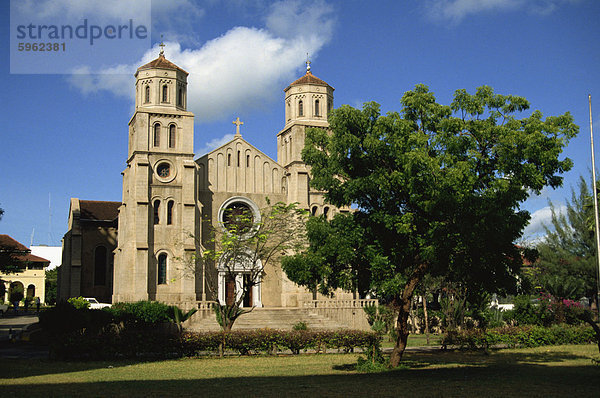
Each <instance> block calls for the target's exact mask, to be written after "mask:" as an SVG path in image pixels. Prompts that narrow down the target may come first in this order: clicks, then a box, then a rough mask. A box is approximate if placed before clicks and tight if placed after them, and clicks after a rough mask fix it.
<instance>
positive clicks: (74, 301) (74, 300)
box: [67, 296, 90, 310]
mask: <svg viewBox="0 0 600 398" xmlns="http://www.w3.org/2000/svg"><path fill="white" fill-rule="evenodd" d="M67 302H68V303H69V304H71V305H72V306H73V307H75V308H77V309H78V310H86V309H88V308H90V302H89V301H87V300H86V299H84V298H83V297H81V296H79V297H71V298H70V299H68V300H67Z"/></svg>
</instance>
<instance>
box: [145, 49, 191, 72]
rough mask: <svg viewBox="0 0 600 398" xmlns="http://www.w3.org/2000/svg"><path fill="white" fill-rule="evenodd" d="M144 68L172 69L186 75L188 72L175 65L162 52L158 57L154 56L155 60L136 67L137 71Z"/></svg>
mask: <svg viewBox="0 0 600 398" xmlns="http://www.w3.org/2000/svg"><path fill="white" fill-rule="evenodd" d="M144 69H172V70H178V71H180V72H183V73H185V74H186V75H188V74H189V73H187V72H186V71H184V70H183V69H181V68H180V67H179V66H177V65H175V64H174V63H173V62H171V61H169V60H168V59H166V58H165V56H164V55H163V54H161V55H159V56H158V58H156V59H155V60H153V61H150V62H148V63H147V64H146V65H142V66H140V67H139V68H137V70H138V71H140V70H144Z"/></svg>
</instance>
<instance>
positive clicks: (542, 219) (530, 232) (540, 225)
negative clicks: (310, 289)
mask: <svg viewBox="0 0 600 398" xmlns="http://www.w3.org/2000/svg"><path fill="white" fill-rule="evenodd" d="M554 211H555V212H556V213H557V214H561V213H563V214H564V213H565V212H566V211H567V206H565V205H555V206H554ZM551 220H552V207H551V206H546V207H543V208H541V209H539V210H537V211H535V212H534V213H533V214H532V215H531V220H530V221H529V225H527V227H525V230H524V231H523V236H524V237H525V239H527V240H532V239H536V238H539V237H541V236H542V235H544V234H545V232H546V231H545V229H544V226H547V227H549V226H551Z"/></svg>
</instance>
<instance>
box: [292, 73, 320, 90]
mask: <svg viewBox="0 0 600 398" xmlns="http://www.w3.org/2000/svg"><path fill="white" fill-rule="evenodd" d="M301 84H316V85H319V86H328V87H331V86H330V85H329V84H327V82H325V81H323V80H321V79H319V78H318V77H316V76H315V75H313V74H312V73H311V72H310V71H307V72H306V74H305V75H304V76H302V77H301V78H300V79H297V80H296V81H294V82H293V83H291V84H290V85H289V86H288V88H286V89H285V90H286V91H287V89H289V88H290V87H292V86H299V85H301Z"/></svg>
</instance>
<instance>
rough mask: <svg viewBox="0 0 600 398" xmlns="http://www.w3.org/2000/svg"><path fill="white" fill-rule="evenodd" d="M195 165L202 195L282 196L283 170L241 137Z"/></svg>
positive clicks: (200, 159)
mask: <svg viewBox="0 0 600 398" xmlns="http://www.w3.org/2000/svg"><path fill="white" fill-rule="evenodd" d="M196 163H197V164H198V185H199V186H198V188H199V190H200V191H212V192H244V193H249V194H250V193H282V189H283V188H282V186H283V184H282V179H283V178H284V175H285V174H284V169H283V167H281V166H280V165H279V164H278V163H277V162H275V161H274V160H273V159H271V158H270V157H268V156H267V155H265V154H264V153H263V152H261V151H259V150H258V149H256V148H255V147H254V146H252V145H251V144H250V143H248V142H247V141H246V140H244V139H243V138H242V137H241V136H236V137H234V138H233V140H231V141H229V142H228V143H227V144H225V145H223V146H221V147H219V148H217V149H215V150H214V151H212V152H210V153H208V154H206V155H204V156H202V157H201V158H199V159H198V160H196Z"/></svg>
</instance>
